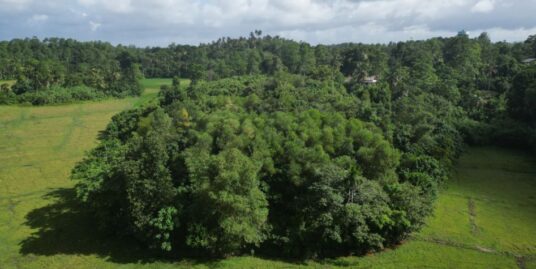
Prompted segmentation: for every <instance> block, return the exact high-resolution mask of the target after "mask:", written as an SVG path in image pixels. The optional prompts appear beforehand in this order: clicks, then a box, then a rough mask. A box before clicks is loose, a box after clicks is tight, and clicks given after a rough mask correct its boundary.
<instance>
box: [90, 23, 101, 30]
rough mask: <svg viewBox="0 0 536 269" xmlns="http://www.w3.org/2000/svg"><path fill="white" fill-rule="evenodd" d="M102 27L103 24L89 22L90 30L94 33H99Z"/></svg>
mask: <svg viewBox="0 0 536 269" xmlns="http://www.w3.org/2000/svg"><path fill="white" fill-rule="evenodd" d="M101 25H102V24H101V23H98V22H94V21H89V28H90V29H91V31H92V32H95V31H97V30H98V29H99V28H100V27H101Z"/></svg>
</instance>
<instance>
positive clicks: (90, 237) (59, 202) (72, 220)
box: [20, 189, 217, 264]
mask: <svg viewBox="0 0 536 269" xmlns="http://www.w3.org/2000/svg"><path fill="white" fill-rule="evenodd" d="M44 199H46V200H49V201H51V203H50V204H48V205H46V206H44V207H41V208H37V209H34V210H32V211H31V212H29V213H28V214H27V215H26V222H25V225H27V226H29V227H30V228H32V229H36V231H35V232H34V233H33V234H32V235H31V236H29V237H28V238H26V239H25V240H23V241H22V242H21V243H20V245H21V248H20V252H21V254H23V255H28V254H34V255H43V256H51V255H57V254H73V255H98V256H99V257H102V258H105V259H106V260H108V261H111V262H116V263H152V262H169V263H174V262H185V263H188V264H196V263H199V262H201V261H202V262H203V263H204V264H210V263H213V262H217V261H212V260H210V259H207V258H203V259H200V258H199V259H198V258H185V257H178V256H172V254H162V253H161V252H157V251H152V250H149V249H147V248H146V247H145V246H144V245H143V244H141V243H139V242H137V241H136V240H134V239H131V238H124V237H118V236H114V235H109V234H106V233H104V232H102V231H100V230H99V229H97V225H96V222H95V220H94V219H93V217H92V216H91V214H90V213H89V212H88V211H87V210H85V209H84V207H83V206H82V205H81V204H80V203H79V202H78V200H77V199H76V195H75V190H74V189H57V190H54V191H51V192H49V193H47V194H46V195H45V196H44ZM177 252H178V251H175V252H173V253H177Z"/></svg>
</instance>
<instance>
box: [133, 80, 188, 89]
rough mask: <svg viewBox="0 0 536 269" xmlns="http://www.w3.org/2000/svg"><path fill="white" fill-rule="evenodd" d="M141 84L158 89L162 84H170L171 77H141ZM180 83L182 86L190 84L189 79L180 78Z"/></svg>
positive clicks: (147, 87)
mask: <svg viewBox="0 0 536 269" xmlns="http://www.w3.org/2000/svg"><path fill="white" fill-rule="evenodd" d="M141 85H142V86H143V87H144V88H145V89H160V86H162V85H171V79H170V78H151V79H142V80H141ZM181 85H182V86H188V85H190V80H189V79H181Z"/></svg>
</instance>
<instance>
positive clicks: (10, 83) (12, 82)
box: [0, 80, 17, 87]
mask: <svg viewBox="0 0 536 269" xmlns="http://www.w3.org/2000/svg"><path fill="white" fill-rule="evenodd" d="M15 82H17V81H16V80H0V85H2V84H5V83H6V84H7V85H8V86H10V87H11V86H13V84H15Z"/></svg>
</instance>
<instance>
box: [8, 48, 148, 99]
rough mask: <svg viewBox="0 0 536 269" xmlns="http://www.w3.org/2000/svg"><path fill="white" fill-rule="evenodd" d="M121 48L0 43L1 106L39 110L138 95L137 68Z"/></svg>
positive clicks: (128, 52)
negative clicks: (12, 82) (27, 106)
mask: <svg viewBox="0 0 536 269" xmlns="http://www.w3.org/2000/svg"><path fill="white" fill-rule="evenodd" d="M138 62H139V61H138V59H136V58H135V57H134V56H133V55H132V53H131V52H130V51H129V50H128V49H127V48H123V47H121V46H118V47H113V46H111V45H110V44H107V43H102V42H77V41H74V40H70V39H45V40H43V41H40V40H38V39H36V38H33V39H24V40H17V39H15V40H12V41H4V42H0V79H14V80H16V83H15V85H13V86H11V87H9V86H7V85H4V86H2V91H1V92H0V104H9V103H31V104H34V105H44V104H52V103H65V102H70V101H75V100H90V99H98V98H103V97H106V96H113V97H123V96H127V95H139V94H140V93H141V91H142V88H141V86H140V84H139V79H140V78H141V76H142V73H141V70H140V65H139V63H138Z"/></svg>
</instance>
